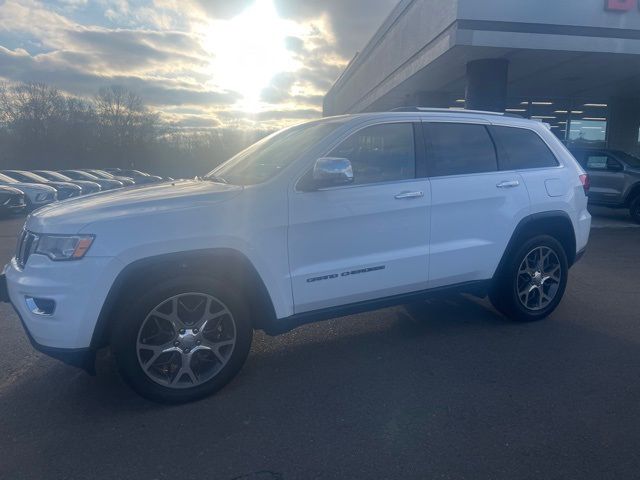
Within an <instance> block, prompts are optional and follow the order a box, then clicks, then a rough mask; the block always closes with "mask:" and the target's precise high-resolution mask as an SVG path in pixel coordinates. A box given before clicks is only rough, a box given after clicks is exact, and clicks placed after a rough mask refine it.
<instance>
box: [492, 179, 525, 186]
mask: <svg viewBox="0 0 640 480" xmlns="http://www.w3.org/2000/svg"><path fill="white" fill-rule="evenodd" d="M518 185H520V182H519V181H518V180H505V181H504V182H500V183H499V184H497V185H496V187H498V188H514V187H517V186H518Z"/></svg>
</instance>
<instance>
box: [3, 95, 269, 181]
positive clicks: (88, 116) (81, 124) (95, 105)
mask: <svg viewBox="0 0 640 480" xmlns="http://www.w3.org/2000/svg"><path fill="white" fill-rule="evenodd" d="M266 133H267V132H263V131H253V132H247V131H244V130H241V129H234V128H215V129H206V130H199V131H195V132H194V131H190V130H185V129H182V128H178V127H176V126H174V125H171V124H169V123H167V122H165V121H163V120H162V118H161V117H160V115H159V114H158V113H157V112H153V111H152V110H151V109H149V108H148V107H147V106H146V105H145V104H144V102H143V101H142V99H141V98H140V96H138V95H137V94H135V93H133V92H131V91H129V90H127V89H126V88H123V87H121V86H108V87H103V88H100V89H99V91H98V92H97V93H96V95H95V96H94V97H92V98H90V99H84V98H78V97H73V96H70V95H66V94H64V93H62V92H60V91H59V90H58V89H56V88H53V87H50V86H48V85H46V84H42V83H23V84H15V85H8V84H0V167H1V168H13V169H24V170H31V169H50V170H59V169H65V168H106V167H121V168H137V169H139V170H144V171H149V172H151V173H155V174H159V175H169V176H173V177H182V178H185V177H192V176H194V175H202V174H204V173H206V172H208V171H210V170H211V169H212V168H213V167H215V166H216V165H218V164H220V163H221V162H223V161H224V160H226V159H228V158H230V157H231V156H232V155H233V154H235V153H236V152H238V151H240V150H241V149H243V148H244V147H246V146H248V145H250V144H251V143H253V142H254V141H256V140H257V139H258V138H260V137H261V136H263V135H264V134H266Z"/></svg>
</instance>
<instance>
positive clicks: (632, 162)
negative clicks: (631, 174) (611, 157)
mask: <svg viewBox="0 0 640 480" xmlns="http://www.w3.org/2000/svg"><path fill="white" fill-rule="evenodd" d="M613 153H615V154H616V155H618V156H619V157H620V158H621V159H622V160H624V161H625V162H626V163H627V164H628V165H629V166H631V167H634V168H640V158H638V157H634V156H633V155H630V154H628V153H626V152H622V151H620V150H614V151H613Z"/></svg>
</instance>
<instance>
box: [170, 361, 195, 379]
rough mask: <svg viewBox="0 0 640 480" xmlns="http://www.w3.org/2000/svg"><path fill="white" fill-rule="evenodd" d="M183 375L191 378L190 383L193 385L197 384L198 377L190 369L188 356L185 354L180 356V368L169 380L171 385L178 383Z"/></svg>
mask: <svg viewBox="0 0 640 480" xmlns="http://www.w3.org/2000/svg"><path fill="white" fill-rule="evenodd" d="M185 375H186V376H188V377H189V380H191V383H193V384H194V385H196V384H198V377H197V375H196V374H195V373H194V372H193V370H191V365H190V364H189V357H188V356H187V355H183V356H182V366H181V367H180V370H178V373H176V374H175V376H174V377H173V378H172V379H171V382H170V383H171V385H175V384H176V383H179V382H180V380H181V379H182V377H184V376H185Z"/></svg>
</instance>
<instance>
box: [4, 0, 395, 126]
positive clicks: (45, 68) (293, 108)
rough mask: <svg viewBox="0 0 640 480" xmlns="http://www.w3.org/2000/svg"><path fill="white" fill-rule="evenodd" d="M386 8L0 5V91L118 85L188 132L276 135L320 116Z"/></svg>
mask: <svg viewBox="0 0 640 480" xmlns="http://www.w3.org/2000/svg"><path fill="white" fill-rule="evenodd" d="M396 3H397V0H208V1H207V0H52V1H46V2H45V1H42V2H40V1H34V0H0V81H8V82H23V81H36V82H45V83H48V84H50V85H53V86H56V87H58V88H59V89H61V90H63V91H65V92H67V93H69V94H72V95H78V96H92V95H94V94H95V93H96V92H97V90H98V88H100V87H101V86H105V85H113V84H118V85H123V86H125V87H127V88H129V89H131V90H133V91H135V92H136V93H138V94H139V95H140V96H142V98H143V99H144V100H145V101H146V102H147V103H148V104H149V105H151V106H152V108H154V109H155V110H158V111H159V112H161V113H162V115H163V116H164V117H165V118H166V119H167V120H169V121H171V122H174V123H175V124H177V125H180V126H183V127H189V128H207V127H215V126H219V125H226V126H238V127H242V128H252V127H256V126H260V127H274V126H281V125H286V124H290V123H293V122H300V121H301V120H304V119H308V118H314V117H317V116H319V115H320V113H321V109H322V97H323V95H324V93H325V92H326V91H327V89H328V88H329V87H330V86H331V84H332V83H333V82H334V81H335V79H336V78H337V77H338V75H339V74H340V72H341V71H342V70H343V69H344V67H345V66H346V64H347V62H348V61H349V60H350V59H351V58H352V57H353V56H354V55H355V53H356V52H357V51H359V50H360V49H362V47H363V46H364V45H365V44H366V43H367V41H368V40H369V38H370V37H371V36H372V35H373V33H374V32H375V31H376V29H377V28H378V27H379V26H380V24H381V23H382V21H383V20H384V18H385V17H386V16H387V15H388V14H389V13H390V11H391V9H392V8H393V6H394V5H395V4H396ZM258 124H259V125H258Z"/></svg>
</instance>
